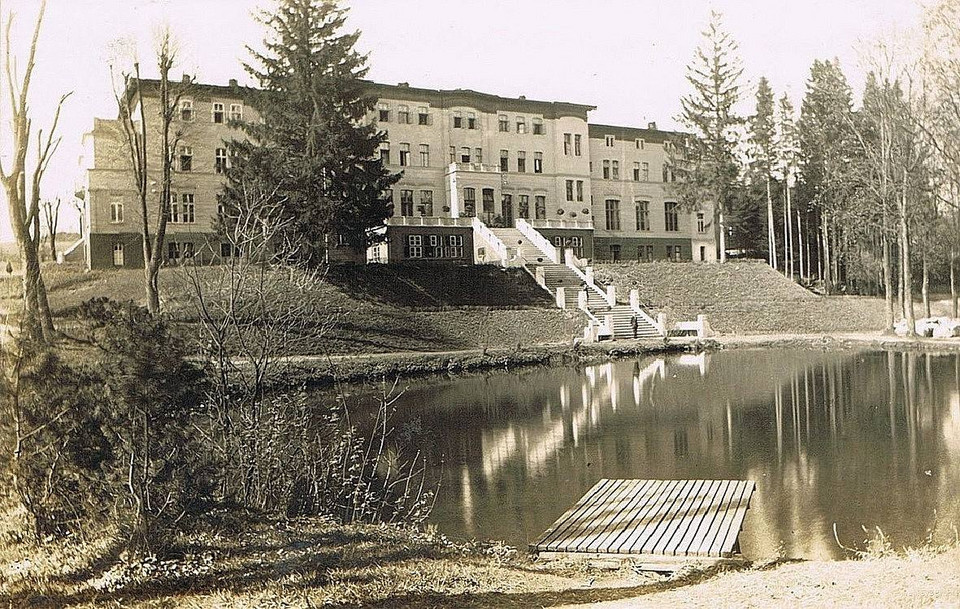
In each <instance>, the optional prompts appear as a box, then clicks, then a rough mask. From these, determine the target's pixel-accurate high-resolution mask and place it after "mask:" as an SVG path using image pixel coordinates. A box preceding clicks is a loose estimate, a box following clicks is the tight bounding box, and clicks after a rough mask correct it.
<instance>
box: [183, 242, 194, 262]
mask: <svg viewBox="0 0 960 609" xmlns="http://www.w3.org/2000/svg"><path fill="white" fill-rule="evenodd" d="M181 245H182V246H183V258H184V260H186V259H188V258H193V254H194V248H193V242H192V241H188V242H186V243H182V244H181Z"/></svg>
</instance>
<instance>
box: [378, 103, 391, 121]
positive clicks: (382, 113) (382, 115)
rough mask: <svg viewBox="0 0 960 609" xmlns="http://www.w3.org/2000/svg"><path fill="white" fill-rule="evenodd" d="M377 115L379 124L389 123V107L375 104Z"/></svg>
mask: <svg viewBox="0 0 960 609" xmlns="http://www.w3.org/2000/svg"><path fill="white" fill-rule="evenodd" d="M377 113H378V114H379V119H380V122H381V123H386V122H389V121H390V105H389V104H384V103H380V104H377Z"/></svg>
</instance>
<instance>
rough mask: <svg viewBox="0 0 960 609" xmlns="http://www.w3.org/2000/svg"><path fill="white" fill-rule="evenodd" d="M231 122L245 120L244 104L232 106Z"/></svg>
mask: <svg viewBox="0 0 960 609" xmlns="http://www.w3.org/2000/svg"><path fill="white" fill-rule="evenodd" d="M230 120H232V121H242V120H243V104H230Z"/></svg>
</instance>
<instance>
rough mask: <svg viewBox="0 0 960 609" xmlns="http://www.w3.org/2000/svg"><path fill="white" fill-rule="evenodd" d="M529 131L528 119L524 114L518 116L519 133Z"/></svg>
mask: <svg viewBox="0 0 960 609" xmlns="http://www.w3.org/2000/svg"><path fill="white" fill-rule="evenodd" d="M526 132H527V123H526V119H524V118H523V117H522V116H518V117H517V133H526Z"/></svg>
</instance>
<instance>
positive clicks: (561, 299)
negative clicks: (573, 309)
mask: <svg viewBox="0 0 960 609" xmlns="http://www.w3.org/2000/svg"><path fill="white" fill-rule="evenodd" d="M557 306H558V307H560V308H561V309H566V308H567V291H566V289H565V288H564V287H563V286H560V287H559V288H557Z"/></svg>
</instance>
